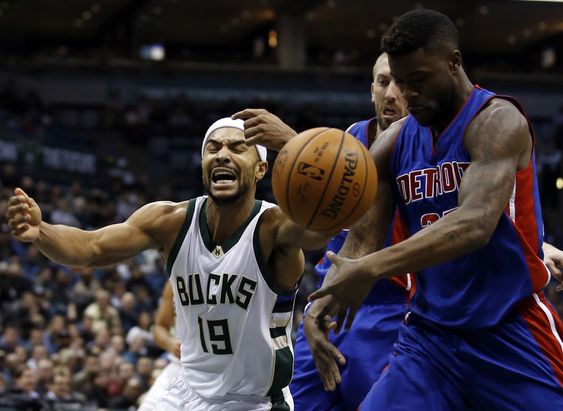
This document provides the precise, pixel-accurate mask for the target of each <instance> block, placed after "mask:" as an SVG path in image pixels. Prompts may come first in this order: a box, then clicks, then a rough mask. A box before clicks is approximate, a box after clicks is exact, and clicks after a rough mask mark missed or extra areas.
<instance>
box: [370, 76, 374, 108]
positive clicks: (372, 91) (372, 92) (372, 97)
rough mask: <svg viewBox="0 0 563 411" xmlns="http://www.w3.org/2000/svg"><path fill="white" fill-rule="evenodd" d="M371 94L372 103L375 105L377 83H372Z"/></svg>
mask: <svg viewBox="0 0 563 411" xmlns="http://www.w3.org/2000/svg"><path fill="white" fill-rule="evenodd" d="M369 91H370V93H371V102H372V103H375V82H373V81H372V82H371V87H370V89H369Z"/></svg>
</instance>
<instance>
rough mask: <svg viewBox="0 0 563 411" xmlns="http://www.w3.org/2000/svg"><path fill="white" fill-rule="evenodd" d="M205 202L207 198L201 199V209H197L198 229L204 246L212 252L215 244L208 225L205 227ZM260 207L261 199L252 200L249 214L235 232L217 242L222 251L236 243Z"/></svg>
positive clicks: (225, 251) (224, 251)
mask: <svg viewBox="0 0 563 411" xmlns="http://www.w3.org/2000/svg"><path fill="white" fill-rule="evenodd" d="M206 204H207V198H206V199H205V200H203V203H202V204H201V209H200V211H199V231H200V233H201V238H202V239H203V244H205V248H207V249H208V250H209V252H210V253H212V252H213V250H214V249H215V245H217V244H213V242H212V241H211V234H210V233H209V227H207V211H206V207H205V206H206ZM260 208H262V201H261V200H254V207H252V211H251V212H250V216H248V218H247V219H246V221H245V222H244V223H243V224H242V225H241V226H240V227H239V228H238V229H237V231H235V233H234V234H233V235H232V236H231V237H229V238H228V239H227V240H226V241H225V242H224V243H223V244H219V245H220V246H221V248H222V249H223V253H224V254H226V253H227V251H229V250H230V249H231V248H233V246H234V245H235V244H236V243H238V240H240V237H241V236H242V234H243V233H244V230H246V227H248V224H250V222H251V221H252V219H253V218H254V217H256V215H257V214H258V213H259V212H260Z"/></svg>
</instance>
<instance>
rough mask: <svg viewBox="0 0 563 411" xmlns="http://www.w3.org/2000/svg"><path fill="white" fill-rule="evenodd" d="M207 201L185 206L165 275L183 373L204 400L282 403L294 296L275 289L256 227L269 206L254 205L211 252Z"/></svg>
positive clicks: (289, 362) (288, 366)
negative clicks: (170, 288)
mask: <svg viewBox="0 0 563 411" xmlns="http://www.w3.org/2000/svg"><path fill="white" fill-rule="evenodd" d="M206 202H207V197H206V196H202V197H198V198H196V199H193V200H190V201H189V202H188V207H187V213H186V214H187V215H186V219H185V222H184V224H183V226H182V228H181V230H180V232H179V234H178V238H177V239H176V243H175V245H174V247H173V249H172V251H171V253H170V257H169V259H168V264H167V269H168V273H169V276H170V281H172V284H173V289H174V300H175V305H176V313H177V319H176V333H177V336H178V338H180V340H181V341H182V346H181V363H182V375H183V376H184V378H185V380H186V382H187V383H188V384H189V385H190V386H191V387H192V388H193V389H194V390H195V391H196V392H197V393H198V394H199V395H201V396H202V397H205V398H215V397H229V396H248V397H249V398H254V397H257V398H264V397H272V401H274V400H276V399H279V398H282V397H281V395H282V394H281V390H282V388H284V387H286V386H287V385H288V384H289V381H290V379H291V374H292V366H293V348H292V346H291V338H290V332H291V329H290V328H291V316H292V310H293V303H294V299H295V292H294V291H290V292H284V291H281V290H277V289H276V287H275V285H274V283H273V282H272V281H271V277H270V276H269V275H268V272H267V270H266V268H265V267H266V265H265V262H264V260H263V258H262V254H261V250H260V245H259V240H258V238H259V237H258V231H259V230H258V227H259V219H260V216H261V214H262V213H263V212H264V211H265V210H266V209H268V208H270V207H273V206H274V204H270V203H267V202H264V201H256V202H255V204H254V208H253V210H252V213H251V215H250V216H249V218H248V219H247V221H246V222H245V223H244V224H243V225H242V226H241V227H240V228H239V230H238V231H237V232H236V233H235V234H234V235H233V237H232V238H230V239H229V240H227V241H226V242H225V243H224V244H222V245H221V246H213V244H212V243H211V236H210V233H209V230H208V227H207V217H206Z"/></svg>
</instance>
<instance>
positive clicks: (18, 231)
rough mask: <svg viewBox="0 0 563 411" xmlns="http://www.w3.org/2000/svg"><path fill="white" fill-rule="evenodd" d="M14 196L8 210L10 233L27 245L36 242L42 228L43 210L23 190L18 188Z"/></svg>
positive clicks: (7, 218) (9, 202) (7, 217)
mask: <svg viewBox="0 0 563 411" xmlns="http://www.w3.org/2000/svg"><path fill="white" fill-rule="evenodd" d="M14 194H15V195H14V196H12V197H10V200H8V208H7V209H6V220H8V227H9V228H10V233H11V234H12V236H14V237H15V238H16V239H18V240H20V241H24V242H26V243H29V242H33V241H36V240H37V239H38V238H39V227H40V226H41V209H40V208H39V206H38V205H37V203H36V202H35V200H33V198H31V197H29V196H28V195H27V194H26V193H25V192H24V191H23V190H22V189H21V188H16V190H15V192H14Z"/></svg>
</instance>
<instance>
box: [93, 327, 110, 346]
mask: <svg viewBox="0 0 563 411" xmlns="http://www.w3.org/2000/svg"><path fill="white" fill-rule="evenodd" d="M94 342H95V344H96V345H97V346H98V347H100V348H103V349H105V348H107V347H108V346H109V343H110V335H109V331H108V329H107V327H102V328H100V329H99V330H98V331H97V332H96V337H95V339H94Z"/></svg>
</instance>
